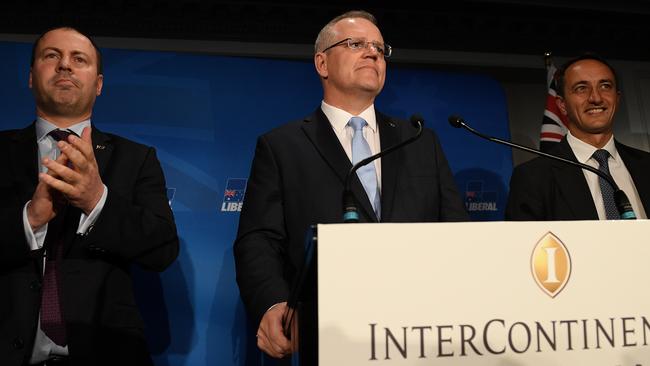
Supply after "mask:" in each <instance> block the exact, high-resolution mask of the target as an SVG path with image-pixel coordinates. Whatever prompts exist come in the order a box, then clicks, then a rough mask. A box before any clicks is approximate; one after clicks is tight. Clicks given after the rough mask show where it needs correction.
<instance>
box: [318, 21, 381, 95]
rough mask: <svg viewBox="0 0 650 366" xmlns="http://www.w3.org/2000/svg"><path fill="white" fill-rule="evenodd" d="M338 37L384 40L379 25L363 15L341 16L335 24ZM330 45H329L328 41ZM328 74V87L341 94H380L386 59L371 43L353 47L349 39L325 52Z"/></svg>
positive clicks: (340, 38)
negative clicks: (346, 17)
mask: <svg viewBox="0 0 650 366" xmlns="http://www.w3.org/2000/svg"><path fill="white" fill-rule="evenodd" d="M333 31H334V34H335V35H336V36H335V37H336V41H337V42H338V41H340V40H343V39H346V38H354V39H360V40H365V41H369V42H377V43H379V44H382V45H383V44H384V39H383V37H382V36H381V32H380V31H379V29H378V28H377V27H376V26H375V25H374V24H372V22H370V21H368V20H366V19H363V18H348V19H342V20H341V21H339V22H338V23H336V24H335V25H334V27H333ZM328 46H329V45H328ZM325 56H326V59H325V60H326V64H327V67H326V71H325V75H323V74H321V76H323V77H324V78H326V79H327V84H328V86H329V87H331V88H334V89H336V90H337V91H338V93H340V94H348V95H353V94H356V93H364V94H368V95H372V96H373V97H374V96H377V94H379V92H380V91H381V89H382V88H383V87H384V80H385V79H386V60H385V59H384V57H383V55H382V54H379V53H377V51H376V50H374V49H373V48H372V47H367V48H364V47H362V48H360V49H357V50H352V49H350V48H349V47H348V46H347V44H346V43H343V44H341V45H339V46H336V47H333V48H331V49H329V50H327V51H326V52H325Z"/></svg>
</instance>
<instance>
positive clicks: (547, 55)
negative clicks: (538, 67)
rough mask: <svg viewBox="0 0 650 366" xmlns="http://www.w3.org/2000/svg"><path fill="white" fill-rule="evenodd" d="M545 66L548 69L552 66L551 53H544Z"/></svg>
mask: <svg viewBox="0 0 650 366" xmlns="http://www.w3.org/2000/svg"><path fill="white" fill-rule="evenodd" d="M544 65H545V66H546V68H547V69H548V68H549V67H550V66H551V51H546V52H544Z"/></svg>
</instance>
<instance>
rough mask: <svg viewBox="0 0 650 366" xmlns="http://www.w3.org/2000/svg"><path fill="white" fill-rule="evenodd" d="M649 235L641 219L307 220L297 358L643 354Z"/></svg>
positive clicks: (511, 359) (380, 360)
mask: <svg viewBox="0 0 650 366" xmlns="http://www.w3.org/2000/svg"><path fill="white" fill-rule="evenodd" d="M649 233H650V221H648V220H636V221H552V222H471V223H422V224H406V223H405V224H389V223H385V224H383V223H382V224H327V225H318V226H317V234H316V236H317V243H315V244H313V245H314V248H315V250H314V257H313V258H312V259H313V260H312V262H311V266H310V267H309V269H310V271H308V272H307V275H306V277H305V283H304V289H305V290H306V291H303V296H304V299H305V301H304V302H303V303H302V309H300V321H299V325H300V331H299V335H300V336H299V343H300V345H299V347H300V348H299V352H298V353H297V357H298V358H299V359H300V365H320V366H333V365H335V366H341V365H439V364H441V365H458V366H464V365H482V366H483V365H485V366H503V365H518V366H527V365H546V366H548V365H567V366H568V365H603V366H614V365H621V366H626V365H629V366H636V365H650V289H649V286H648V281H649V280H650V243H648V241H649V239H648V234H649ZM294 363H295V362H294Z"/></svg>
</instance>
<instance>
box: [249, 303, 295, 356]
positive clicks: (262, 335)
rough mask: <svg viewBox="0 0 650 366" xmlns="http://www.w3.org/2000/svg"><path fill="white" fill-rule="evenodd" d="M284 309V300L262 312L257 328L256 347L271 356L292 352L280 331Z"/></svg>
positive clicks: (285, 308) (285, 304) (285, 305)
mask: <svg viewBox="0 0 650 366" xmlns="http://www.w3.org/2000/svg"><path fill="white" fill-rule="evenodd" d="M286 311H287V303H286V302H282V303H279V304H277V305H276V306H274V307H273V308H272V309H270V310H269V311H267V312H266V313H265V314H264V316H263V317H262V321H260V326H259V328H258V329H257V347H258V348H259V349H260V350H262V351H264V353H266V354H267V355H269V356H271V357H275V358H282V357H284V356H287V355H289V354H291V352H293V349H292V347H291V342H290V341H289V340H288V339H287V337H285V336H284V333H283V331H282V318H283V316H284V313H285V312H286Z"/></svg>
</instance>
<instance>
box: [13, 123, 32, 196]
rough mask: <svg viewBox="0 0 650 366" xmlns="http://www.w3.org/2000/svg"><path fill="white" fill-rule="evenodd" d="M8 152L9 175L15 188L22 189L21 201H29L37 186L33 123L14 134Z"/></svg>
mask: <svg viewBox="0 0 650 366" xmlns="http://www.w3.org/2000/svg"><path fill="white" fill-rule="evenodd" d="M10 151H11V156H10V157H9V166H10V167H11V168H10V169H11V171H12V174H11V175H12V177H13V179H14V181H15V182H16V187H21V188H22V187H24V190H23V191H22V192H23V194H24V195H25V197H21V199H24V200H29V199H30V197H31V195H32V193H33V192H34V190H35V189H36V185H37V184H38V144H37V143H36V127H35V125H34V123H32V124H31V125H29V126H28V127H26V128H24V129H22V130H19V131H17V132H16V134H15V135H14V136H13V137H12V139H11V150H10Z"/></svg>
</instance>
